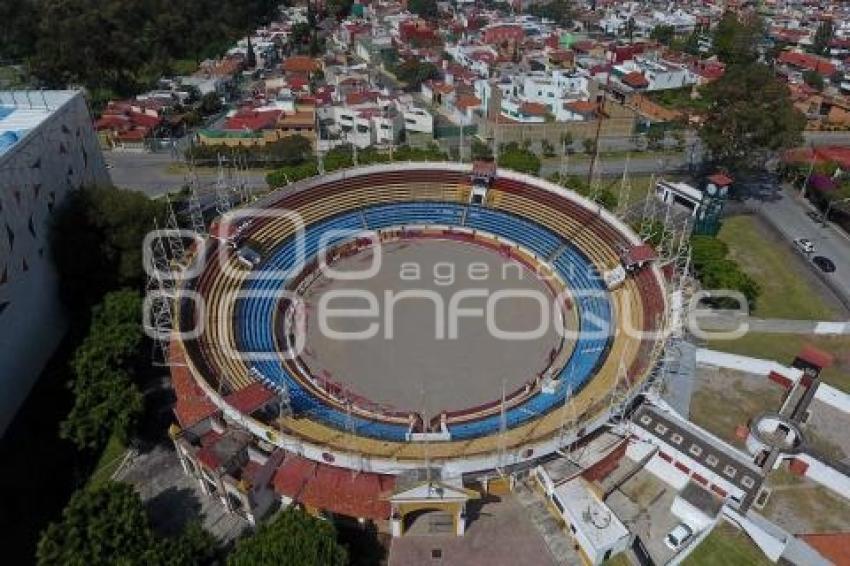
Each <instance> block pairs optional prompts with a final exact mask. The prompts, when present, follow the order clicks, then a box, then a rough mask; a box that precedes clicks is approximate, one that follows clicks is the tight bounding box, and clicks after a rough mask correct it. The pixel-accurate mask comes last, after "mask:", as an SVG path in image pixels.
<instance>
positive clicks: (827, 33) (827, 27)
mask: <svg viewBox="0 0 850 566" xmlns="http://www.w3.org/2000/svg"><path fill="white" fill-rule="evenodd" d="M834 34H835V25H834V24H833V23H832V20H823V21H822V22H821V23H820V25H819V26H818V29H817V31H815V37H814V39H813V40H812V50H813V51H814V52H815V53H817V54H818V55H827V54H829V44H830V42H832V37H833V35H834Z"/></svg>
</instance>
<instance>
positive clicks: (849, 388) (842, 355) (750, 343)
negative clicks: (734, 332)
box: [707, 333, 850, 393]
mask: <svg viewBox="0 0 850 566" xmlns="http://www.w3.org/2000/svg"><path fill="white" fill-rule="evenodd" d="M806 344H811V345H812V346H815V347H817V348H820V349H822V350H825V351H827V352H829V353H831V354H832V355H834V356H835V364H834V365H833V366H832V367H830V368H827V369H826V370H825V371H824V372H823V374H822V378H823V381H824V383H828V384H830V385H832V386H833V387H837V388H838V389H841V390H842V391H845V392H847V393H850V336H815V335H802V334H757V333H750V334H747V335H745V336H743V337H741V338H738V339H736V340H714V341H711V342H709V343H708V344H707V346H708V347H709V348H711V349H712V350H720V351H721V352H729V353H731V354H741V355H743V356H752V357H754V358H763V359H766V360H774V361H777V362H779V363H781V364H785V365H789V364H790V363H791V362H792V361H794V356H796V355H797V353H799V351H800V350H801V349H802V348H803V346H804V345H806Z"/></svg>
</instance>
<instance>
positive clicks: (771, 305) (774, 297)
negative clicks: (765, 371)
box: [718, 216, 837, 320]
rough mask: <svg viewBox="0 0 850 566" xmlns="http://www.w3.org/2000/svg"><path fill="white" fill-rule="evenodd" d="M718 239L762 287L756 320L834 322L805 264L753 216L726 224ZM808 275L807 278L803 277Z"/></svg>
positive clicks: (740, 217)
mask: <svg viewBox="0 0 850 566" xmlns="http://www.w3.org/2000/svg"><path fill="white" fill-rule="evenodd" d="M718 237H719V238H720V239H721V240H723V241H724V242H726V243H727V244H728V245H729V257H730V258H731V259H734V260H736V261H737V262H738V264H739V265H740V266H741V269H743V270H744V271H745V272H746V273H747V274H748V275H749V276H750V277H752V278H753V279H754V280H755V281H756V282H757V283H758V284H759V287H761V294H760V295H759V297H758V299H757V300H756V308H755V312H753V313H752V314H753V316H757V317H760V318H788V319H798V320H800V319H802V320H835V318H836V315H837V313H836V312H835V309H832V308H830V306H829V304H828V303H827V302H826V301H825V300H824V299H823V298H822V297H821V295H820V290H819V289H818V288H817V287H815V286H813V285H812V284H810V283H809V280H808V279H807V277H806V276H808V275H809V274H808V273H806V274H801V271H802V270H805V269H808V267H807V266H805V265H803V262H802V260H801V259H800V258H798V257H797V256H796V255H795V254H794V252H792V251H791V250H790V249H789V248H788V247H787V246H785V245H784V244H782V243H777V238H776V237H775V236H774V235H773V234H772V233H771V232H770V231H769V230H768V228H767V227H766V226H764V225H763V224H761V221H760V220H759V219H757V218H756V217H754V216H734V217H732V218H727V219H725V220H724V221H723V227H722V228H721V229H720V234H719V235H718ZM801 275H805V276H801Z"/></svg>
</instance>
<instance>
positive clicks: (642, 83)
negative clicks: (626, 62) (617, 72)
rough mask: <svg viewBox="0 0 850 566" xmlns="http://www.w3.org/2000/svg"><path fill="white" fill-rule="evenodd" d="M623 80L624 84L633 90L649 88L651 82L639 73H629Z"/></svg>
mask: <svg viewBox="0 0 850 566" xmlns="http://www.w3.org/2000/svg"><path fill="white" fill-rule="evenodd" d="M621 80H622V81H623V83H624V84H627V85H628V86H630V87H632V88H646V87H648V86H649V81H648V80H646V77H644V76H643V74H641V73H640V72H639V71H632V72H631V73H627V74H626V75H624V76H623V78H622V79H621Z"/></svg>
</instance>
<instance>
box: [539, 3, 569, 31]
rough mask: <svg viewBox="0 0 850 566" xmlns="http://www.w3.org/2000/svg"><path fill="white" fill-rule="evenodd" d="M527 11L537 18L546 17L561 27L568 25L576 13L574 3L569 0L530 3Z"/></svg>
mask: <svg viewBox="0 0 850 566" xmlns="http://www.w3.org/2000/svg"><path fill="white" fill-rule="evenodd" d="M528 11H529V13H531V14H532V15H534V16H537V17H539V18H547V19H549V20H552V21H554V22H555V23H556V24H558V25H560V26H563V27H570V26H572V24H573V19H574V18H575V14H576V7H575V5H574V4H573V3H572V2H570V0H552V1H551V2H546V3H541V4H536V3H535V4H532V5H531V6H530V7H529V8H528Z"/></svg>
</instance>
